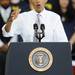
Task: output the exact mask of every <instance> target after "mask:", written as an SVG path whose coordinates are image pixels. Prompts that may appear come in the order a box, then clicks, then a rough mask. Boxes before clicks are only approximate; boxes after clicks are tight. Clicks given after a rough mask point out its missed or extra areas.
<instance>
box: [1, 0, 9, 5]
mask: <svg viewBox="0 0 75 75" xmlns="http://www.w3.org/2000/svg"><path fill="white" fill-rule="evenodd" d="M0 5H2V6H8V5H10V0H0Z"/></svg>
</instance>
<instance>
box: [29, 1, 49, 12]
mask: <svg viewBox="0 0 75 75" xmlns="http://www.w3.org/2000/svg"><path fill="white" fill-rule="evenodd" d="M47 1H48V0H30V3H31V4H32V6H33V8H34V9H35V11H36V12H38V13H39V12H41V11H42V10H43V9H44V7H45V4H46V3H47Z"/></svg>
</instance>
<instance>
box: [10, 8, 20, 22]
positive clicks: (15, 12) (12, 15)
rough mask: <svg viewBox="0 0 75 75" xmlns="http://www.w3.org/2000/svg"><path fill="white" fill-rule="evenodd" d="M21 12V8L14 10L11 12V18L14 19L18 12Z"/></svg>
mask: <svg viewBox="0 0 75 75" xmlns="http://www.w3.org/2000/svg"><path fill="white" fill-rule="evenodd" d="M20 12H21V9H17V10H14V11H13V12H12V13H11V19H12V21H13V20H14V19H16V18H17V16H18V14H19V13H20Z"/></svg>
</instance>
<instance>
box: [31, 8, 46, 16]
mask: <svg viewBox="0 0 75 75" xmlns="http://www.w3.org/2000/svg"><path fill="white" fill-rule="evenodd" d="M32 11H33V13H34V14H35V15H37V14H40V15H41V16H44V15H45V13H46V9H45V8H44V9H43V11H41V12H40V13H37V12H36V11H35V10H32Z"/></svg>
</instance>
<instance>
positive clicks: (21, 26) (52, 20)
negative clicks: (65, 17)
mask: <svg viewBox="0 0 75 75" xmlns="http://www.w3.org/2000/svg"><path fill="white" fill-rule="evenodd" d="M37 14H38V13H37V12H35V11H34V10H31V11H29V12H24V13H22V14H20V15H19V16H18V17H17V19H15V20H14V21H13V23H12V26H11V30H10V32H6V31H5V29H4V27H5V26H4V27H3V28H2V30H3V35H4V36H6V37H9V36H15V35H18V34H20V35H21V36H22V38H23V42H33V36H34V29H33V25H34V24H35V22H36V19H37ZM39 14H40V15H41V16H40V21H41V23H42V24H44V25H45V37H44V38H43V39H42V40H41V42H68V40H67V37H66V34H65V32H64V28H63V25H62V23H61V20H60V17H59V15H57V14H56V13H54V12H51V11H48V10H46V9H44V10H43V11H42V12H41V13H39Z"/></svg>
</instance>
